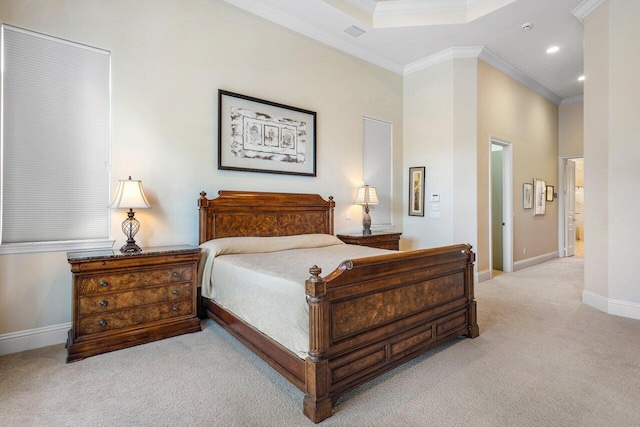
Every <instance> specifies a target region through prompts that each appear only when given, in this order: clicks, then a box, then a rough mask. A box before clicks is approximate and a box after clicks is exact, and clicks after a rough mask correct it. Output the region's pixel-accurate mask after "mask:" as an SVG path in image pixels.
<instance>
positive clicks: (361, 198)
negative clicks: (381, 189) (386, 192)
mask: <svg viewBox="0 0 640 427" xmlns="http://www.w3.org/2000/svg"><path fill="white" fill-rule="evenodd" d="M353 203H355V204H356V205H377V204H379V203H380V201H379V200H378V193H377V192H376V187H369V186H368V185H365V186H364V187H360V188H358V194H356V200H355V201H354V202H353Z"/></svg>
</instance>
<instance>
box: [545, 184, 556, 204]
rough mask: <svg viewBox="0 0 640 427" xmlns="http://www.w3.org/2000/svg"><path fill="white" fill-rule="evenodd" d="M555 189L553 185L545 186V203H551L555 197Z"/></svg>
mask: <svg viewBox="0 0 640 427" xmlns="http://www.w3.org/2000/svg"><path fill="white" fill-rule="evenodd" d="M554 192H555V188H554V187H553V185H547V202H553V199H554V197H555V193H554Z"/></svg>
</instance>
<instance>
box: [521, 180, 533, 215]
mask: <svg viewBox="0 0 640 427" xmlns="http://www.w3.org/2000/svg"><path fill="white" fill-rule="evenodd" d="M522 208H523V209H532V208H533V184H532V183H530V182H525V183H524V184H522Z"/></svg>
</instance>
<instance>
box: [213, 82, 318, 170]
mask: <svg viewBox="0 0 640 427" xmlns="http://www.w3.org/2000/svg"><path fill="white" fill-rule="evenodd" d="M218 169H227V170H240V171H248V172H267V173H280V174H289V175H306V176H316V113H315V112H314V111H308V110H303V109H301V108H296V107H290V106H287V105H282V104H277V103H275V102H270V101H265V100H263V99H257V98H252V97H250V96H246V95H240V94H237V93H233V92H228V91H225V90H219V91H218Z"/></svg>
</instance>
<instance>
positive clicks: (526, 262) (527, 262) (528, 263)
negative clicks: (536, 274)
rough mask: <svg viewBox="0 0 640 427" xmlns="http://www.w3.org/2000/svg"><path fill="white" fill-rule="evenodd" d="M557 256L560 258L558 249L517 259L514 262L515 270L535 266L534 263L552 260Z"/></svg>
mask: <svg viewBox="0 0 640 427" xmlns="http://www.w3.org/2000/svg"><path fill="white" fill-rule="evenodd" d="M555 258H558V251H555V252H549V253H548V254H543V255H538V256H534V257H532V258H527V259H523V260H521V261H516V262H514V263H513V271H518V270H522V269H524V268H527V267H533V266H534V265H538V264H542V263H543V262H547V261H551V260H552V259H555Z"/></svg>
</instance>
